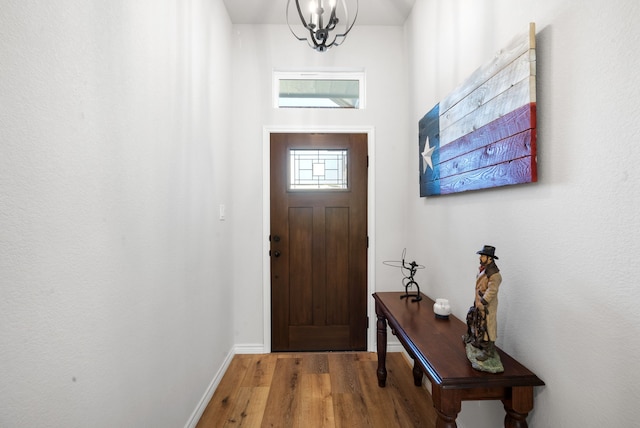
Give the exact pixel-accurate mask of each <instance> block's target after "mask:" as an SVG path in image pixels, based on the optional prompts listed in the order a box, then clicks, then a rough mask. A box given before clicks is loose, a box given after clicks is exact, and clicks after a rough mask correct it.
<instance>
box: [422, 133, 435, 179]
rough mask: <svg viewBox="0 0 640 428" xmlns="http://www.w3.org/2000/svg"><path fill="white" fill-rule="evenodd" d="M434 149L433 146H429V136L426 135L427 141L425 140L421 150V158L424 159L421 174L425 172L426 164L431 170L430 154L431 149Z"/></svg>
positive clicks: (431, 152)
mask: <svg viewBox="0 0 640 428" xmlns="http://www.w3.org/2000/svg"><path fill="white" fill-rule="evenodd" d="M435 149H436V148H435V146H433V147H429V137H427V141H425V143H424V150H423V151H422V159H423V160H424V171H423V172H422V173H423V174H426V172H427V166H429V168H431V170H432V171H433V162H431V155H432V154H433V151H434V150H435Z"/></svg>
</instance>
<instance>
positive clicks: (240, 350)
mask: <svg viewBox="0 0 640 428" xmlns="http://www.w3.org/2000/svg"><path fill="white" fill-rule="evenodd" d="M233 349H234V351H235V353H236V354H266V353H267V351H266V350H265V347H264V345H263V344H262V343H257V344H255V345H251V344H245V345H236V346H234V347H233Z"/></svg>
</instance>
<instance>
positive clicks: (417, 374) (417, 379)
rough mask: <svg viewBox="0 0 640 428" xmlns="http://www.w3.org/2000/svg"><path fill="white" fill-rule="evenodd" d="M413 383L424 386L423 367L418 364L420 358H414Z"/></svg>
mask: <svg viewBox="0 0 640 428" xmlns="http://www.w3.org/2000/svg"><path fill="white" fill-rule="evenodd" d="M413 384H414V385H415V386H422V369H421V368H420V366H419V365H418V360H417V359H415V358H414V359H413Z"/></svg>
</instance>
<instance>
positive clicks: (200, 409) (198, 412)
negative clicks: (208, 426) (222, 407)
mask: <svg viewBox="0 0 640 428" xmlns="http://www.w3.org/2000/svg"><path fill="white" fill-rule="evenodd" d="M235 354H236V352H235V347H234V348H232V349H231V350H230V351H229V353H228V354H227V356H226V357H225V359H224V361H223V362H222V365H221V366H220V368H219V369H218V371H217V373H216V375H215V376H214V377H213V380H212V381H211V383H210V384H209V386H208V387H207V390H206V391H205V393H204V396H203V397H202V399H201V400H200V403H198V406H197V407H196V409H195V410H194V411H193V413H192V414H191V417H190V418H189V420H188V421H187V424H186V425H185V428H195V426H196V425H197V424H198V421H199V420H200V418H201V417H202V414H203V413H204V411H205V409H206V408H207V405H208V404H209V401H211V397H213V393H214V392H215V391H216V388H217V387H218V385H220V381H221V380H222V377H223V376H224V374H225V373H226V372H227V369H228V368H229V365H230V364H231V360H233V357H234V355H235Z"/></svg>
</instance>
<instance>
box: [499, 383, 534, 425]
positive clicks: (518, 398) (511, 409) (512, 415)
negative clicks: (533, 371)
mask: <svg viewBox="0 0 640 428" xmlns="http://www.w3.org/2000/svg"><path fill="white" fill-rule="evenodd" d="M502 403H503V404H504V410H505V412H507V414H506V416H505V417H504V426H505V428H527V427H528V426H529V425H528V424H527V415H528V414H529V412H530V411H531V410H532V409H533V387H532V386H520V387H515V386H514V387H512V388H511V398H508V399H504V400H502Z"/></svg>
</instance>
